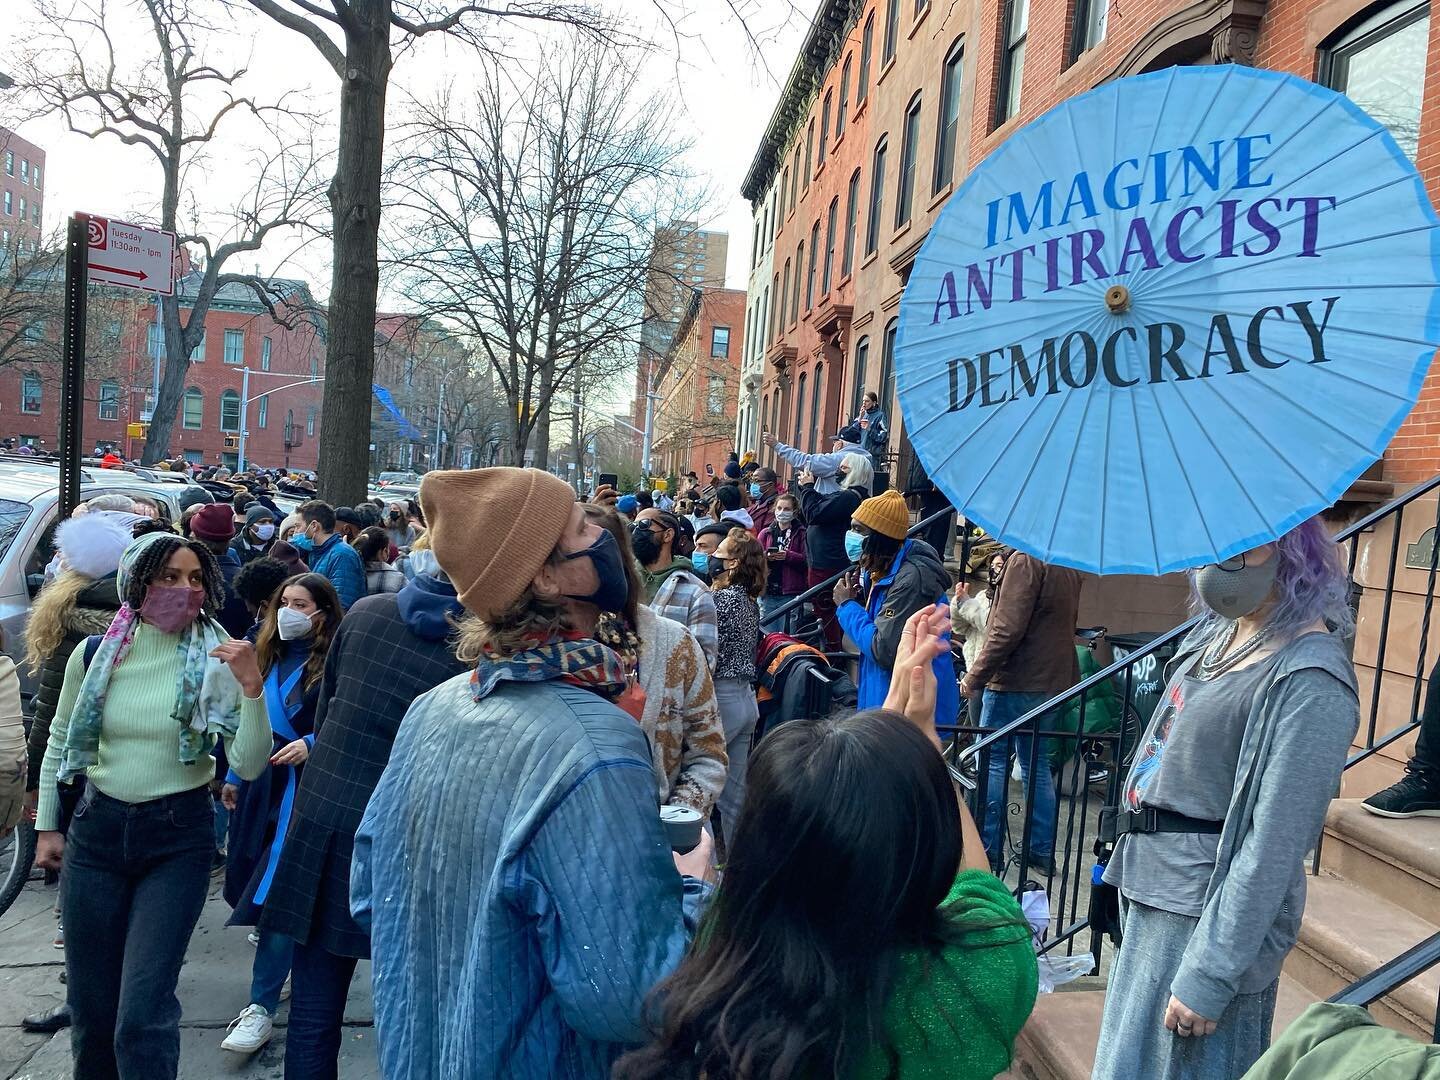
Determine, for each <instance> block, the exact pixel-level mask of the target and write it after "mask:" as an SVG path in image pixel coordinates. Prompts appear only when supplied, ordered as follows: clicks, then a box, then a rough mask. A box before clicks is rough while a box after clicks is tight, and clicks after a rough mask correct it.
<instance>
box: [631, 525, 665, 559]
mask: <svg viewBox="0 0 1440 1080" xmlns="http://www.w3.org/2000/svg"><path fill="white" fill-rule="evenodd" d="M630 546H631V547H632V548H634V549H635V558H637V559H639V560H640V565H641V566H649V565H650V564H651V563H653V562H655V561H656V560H657V559H659V558H660V555H661V552H662V551H663V550H664V545H663V544H661V542H660V534H659V533H658V532H656V531H655V530H654V529H652V528H651V527H650V526H649V525H647V524H646V523H645V522H643V521H642V522H636V523H635V525H634V526H632V527H631V529H630Z"/></svg>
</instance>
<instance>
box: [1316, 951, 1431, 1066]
mask: <svg viewBox="0 0 1440 1080" xmlns="http://www.w3.org/2000/svg"><path fill="white" fill-rule="evenodd" d="M1436 964H1440V934H1431V935H1430V936H1429V937H1428V938H1426V939H1425V940H1424V941H1422V942H1419V943H1418V944H1416V945H1413V946H1411V947H1410V948H1408V949H1406V950H1405V951H1404V952H1403V953H1401V954H1400V955H1399V956H1397V957H1395V959H1393V960H1391V961H1389V962H1388V963H1385V964H1382V965H1380V967H1378V968H1376V969H1375V970H1374V971H1372V972H1370V974H1369V975H1366V976H1364V977H1362V978H1359V979H1356V980H1355V981H1354V982H1353V983H1351V984H1350V985H1349V986H1347V987H1345V989H1343V990H1341V991H1340V992H1339V993H1338V994H1336V995H1335V996H1334V997H1332V998H1330V999H1329V1000H1330V1001H1331V1002H1333V1003H1334V1004H1336V1005H1359V1006H1360V1007H1361V1008H1364V1009H1368V1008H1369V1007H1370V1006H1371V1005H1374V1004H1375V1002H1377V1001H1379V1000H1380V999H1381V998H1383V997H1385V996H1387V995H1389V994H1392V993H1394V992H1395V990H1396V989H1398V988H1399V987H1401V986H1403V985H1404V984H1405V983H1407V982H1409V981H1410V980H1411V979H1415V978H1418V977H1419V976H1421V975H1423V974H1425V972H1427V971H1429V970H1430V969H1431V968H1432V967H1434V966H1435V965H1436ZM1431 1042H1437V1043H1440V1002H1437V1005H1436V1019H1435V1026H1434V1030H1433V1032H1432V1034H1431Z"/></svg>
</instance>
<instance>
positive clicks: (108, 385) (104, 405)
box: [100, 379, 120, 420]
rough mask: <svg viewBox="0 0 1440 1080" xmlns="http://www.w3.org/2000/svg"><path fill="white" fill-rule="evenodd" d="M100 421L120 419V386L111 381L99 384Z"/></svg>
mask: <svg viewBox="0 0 1440 1080" xmlns="http://www.w3.org/2000/svg"><path fill="white" fill-rule="evenodd" d="M100 419H101V420H119V419H120V384H119V383H117V382H115V381H113V380H111V379H107V380H106V381H105V382H102V383H101V384H100Z"/></svg>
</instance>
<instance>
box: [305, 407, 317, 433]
mask: <svg viewBox="0 0 1440 1080" xmlns="http://www.w3.org/2000/svg"><path fill="white" fill-rule="evenodd" d="M305 434H306V435H312V436H313V435H314V434H315V406H314V405H311V406H310V408H308V409H306V410H305Z"/></svg>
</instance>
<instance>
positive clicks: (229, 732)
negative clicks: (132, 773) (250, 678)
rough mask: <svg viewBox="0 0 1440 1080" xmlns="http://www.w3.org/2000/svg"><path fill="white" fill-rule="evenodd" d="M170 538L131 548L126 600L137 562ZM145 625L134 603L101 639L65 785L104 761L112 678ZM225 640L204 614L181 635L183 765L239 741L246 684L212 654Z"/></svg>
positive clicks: (68, 737)
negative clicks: (223, 741)
mask: <svg viewBox="0 0 1440 1080" xmlns="http://www.w3.org/2000/svg"><path fill="white" fill-rule="evenodd" d="M165 535H166V534H165V533H147V534H146V535H144V536H142V537H140V538H139V539H138V540H136V541H135V542H134V543H132V544H131V545H130V546H129V547H128V548H126V549H125V554H124V555H122V556H121V558H120V570H119V573H118V575H117V587H118V589H119V592H120V595H121V596H124V595H125V594H126V592H128V591H129V584H130V574H131V572H132V571H133V569H134V566H135V561H136V558H137V557H138V556H139V554H140V553H141V552H142V551H144V550H145V549H146V548H147V547H149V546H150V544H151V543H154V542H155V541H156V540H158V539H159V538H161V537H163V536H165ZM139 623H140V614H139V612H137V611H136V610H135V609H134V608H132V607H131V606H130V605H129V604H128V603H127V604H122V605H121V606H120V610H119V611H118V612H117V613H116V614H115V618H114V620H113V621H112V622H111V623H110V627H109V629H107V630H106V631H105V635H104V637H102V638H101V639H100V647H99V648H98V649H96V650H95V656H94V657H93V658H92V659H91V661H90V666H89V667H88V668H87V669H86V671H85V681H84V682H83V683H81V684H80V694H79V696H78V697H77V698H76V699H75V708H74V710H73V711H72V712H71V714H70V724H69V726H68V727H67V728H66V730H65V745H64V747H63V748H62V750H61V752H60V770H59V772H58V773H57V775H56V779H57V780H59V781H60V782H61V783H68V782H69V781H70V779H71V778H72V777H74V776H76V775H77V774H79V773H83V772H84V771H85V770H86V769H88V768H89V767H90V766H91V765H94V764H95V763H96V762H98V761H99V760H100V729H101V727H102V725H103V722H104V718H105V697H106V695H107V694H108V693H109V690H110V676H111V675H112V674H113V673H114V671H115V669H116V668H117V667H119V666H120V664H121V663H123V662H124V660H125V657H126V656H127V655H128V654H129V652H130V646H131V644H132V643H133V642H134V640H135V630H136V628H137V627H138V626H139ZM224 640H226V638H225V635H224V634H223V633H221V631H220V630H219V628H218V627H217V626H216V624H215V623H213V622H212V621H211V620H210V619H209V618H208V617H207V616H204V615H202V616H201V617H200V618H198V619H196V620H195V621H194V622H193V623H191V624H190V626H189V627H187V628H186V629H185V630H182V631H181V632H180V633H179V634H178V635H177V638H176V645H175V650H176V653H177V654H178V655H179V658H180V675H179V678H178V679H177V680H176V686H175V705H174V708H173V709H172V710H171V712H170V717H171V719H172V720H174V721H175V723H176V726H177V727H178V728H179V734H178V740H179V751H178V752H179V760H180V762H181V764H184V765H193V764H194V763H195V762H196V761H198V760H199V758H200V755H201V754H202V753H208V752H209V751H210V749H211V747H212V746H214V743H215V736H217V735H219V736H222V737H224V738H227V739H228V738H233V737H234V735H235V731H236V729H237V728H238V727H239V724H240V684H239V683H238V682H236V681H235V676H234V675H232V674H231V673H230V669H229V668H228V667H226V666H225V665H224V664H223V663H221V662H220V661H219V660H215V659H213V658H212V657H211V656H210V650H212V649H213V648H215V646H217V645H219V644H220V643H221V642H222V641H224Z"/></svg>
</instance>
